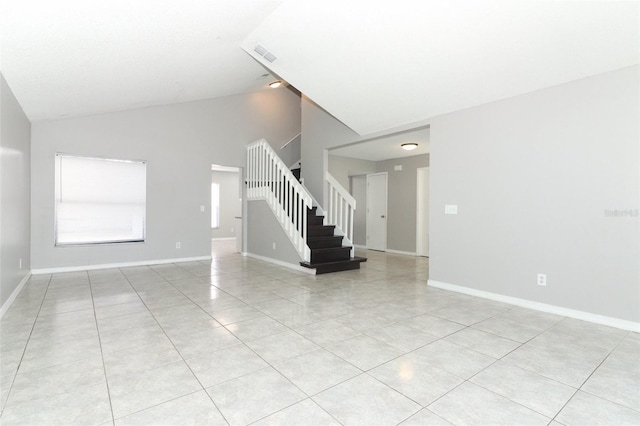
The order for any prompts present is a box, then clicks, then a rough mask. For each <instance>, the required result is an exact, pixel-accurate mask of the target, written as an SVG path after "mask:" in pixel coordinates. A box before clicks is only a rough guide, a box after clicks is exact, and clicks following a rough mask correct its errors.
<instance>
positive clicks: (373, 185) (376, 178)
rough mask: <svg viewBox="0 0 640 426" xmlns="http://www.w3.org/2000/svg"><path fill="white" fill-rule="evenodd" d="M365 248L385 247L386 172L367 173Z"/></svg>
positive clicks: (382, 248)
mask: <svg viewBox="0 0 640 426" xmlns="http://www.w3.org/2000/svg"><path fill="white" fill-rule="evenodd" d="M367 248H368V249H370V250H381V251H384V250H386V249H387V174H386V173H374V174H370V175H367Z"/></svg>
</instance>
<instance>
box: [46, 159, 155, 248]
mask: <svg viewBox="0 0 640 426" xmlns="http://www.w3.org/2000/svg"><path fill="white" fill-rule="evenodd" d="M55 173H56V181H55V182H56V188H55V197H56V200H55V203H56V206H55V207H56V217H55V221H56V222H55V243H56V245H71V244H104V243H125V242H142V241H144V238H145V214H146V185H147V178H146V174H147V170H146V163H145V162H144V161H124V160H111V159H105V158H87V157H76V156H71V155H64V154H56V171H55Z"/></svg>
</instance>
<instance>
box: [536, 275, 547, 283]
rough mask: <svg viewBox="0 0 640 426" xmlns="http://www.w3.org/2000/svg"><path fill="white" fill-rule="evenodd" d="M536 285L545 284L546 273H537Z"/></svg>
mask: <svg viewBox="0 0 640 426" xmlns="http://www.w3.org/2000/svg"><path fill="white" fill-rule="evenodd" d="M538 285H542V286H546V285H547V274H538Z"/></svg>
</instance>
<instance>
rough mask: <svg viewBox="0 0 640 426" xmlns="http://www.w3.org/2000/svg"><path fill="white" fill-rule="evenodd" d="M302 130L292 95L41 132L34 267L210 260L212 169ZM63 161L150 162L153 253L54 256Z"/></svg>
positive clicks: (46, 127)
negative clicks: (63, 156)
mask: <svg viewBox="0 0 640 426" xmlns="http://www.w3.org/2000/svg"><path fill="white" fill-rule="evenodd" d="M299 131H300V98H299V97H298V96H297V95H296V94H295V93H293V92H291V91H288V90H270V91H262V92H257V93H252V94H247V95H239V96H229V97H226V98H217V99H212V100H205V101H199V102H189V103H182V104H176V105H168V106H160V107H153V108H146V109H139V110H133V111H124V112H117V113H111V114H103V115H96V116H91V117H83V118H74V119H67V120H57V121H45V122H36V123H33V127H32V163H31V166H32V171H33V172H32V176H31V179H32V238H31V240H32V241H31V244H32V268H34V269H35V268H49V267H63V266H85V265H94V264H105V263H119V262H133V261H150V260H157V259H171V258H184V257H199V256H208V255H210V253H211V251H210V238H211V219H210V214H209V211H210V207H209V206H210V205H211V189H210V182H211V164H220V165H225V166H235V167H242V166H243V165H244V162H245V145H246V144H247V143H250V142H253V141H255V140H257V139H260V138H265V139H267V140H268V141H269V142H270V143H271V144H272V146H274V147H276V148H279V147H280V146H282V144H284V142H286V141H287V140H289V139H291V138H292V137H293V136H294V135H296V134H297V133H298V132H299ZM56 152H65V153H69V154H78V155H94V156H104V157H111V158H125V159H142V160H146V161H147V228H146V230H147V239H146V242H145V243H144V244H121V245H104V246H83V247H64V248H61V247H54V244H53V225H54V194H53V189H54V188H53V179H54V155H55V153H56ZM200 206H205V212H204V213H202V212H200ZM178 241H180V242H181V243H182V248H181V249H176V248H175V243H176V242H178Z"/></svg>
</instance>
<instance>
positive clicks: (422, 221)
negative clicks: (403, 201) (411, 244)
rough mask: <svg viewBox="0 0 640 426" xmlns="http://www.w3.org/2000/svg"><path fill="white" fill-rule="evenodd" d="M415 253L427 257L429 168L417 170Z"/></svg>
mask: <svg viewBox="0 0 640 426" xmlns="http://www.w3.org/2000/svg"><path fill="white" fill-rule="evenodd" d="M417 204H418V211H417V223H416V253H417V255H418V256H429V168H428V167H420V168H418V196H417Z"/></svg>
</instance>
